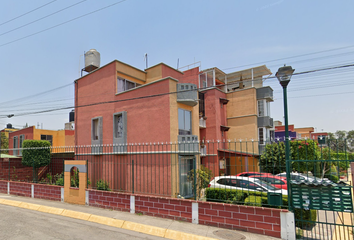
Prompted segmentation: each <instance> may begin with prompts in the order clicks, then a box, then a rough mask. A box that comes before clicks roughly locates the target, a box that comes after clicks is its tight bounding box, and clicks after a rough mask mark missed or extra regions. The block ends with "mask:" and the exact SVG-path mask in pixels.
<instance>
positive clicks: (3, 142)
mask: <svg viewBox="0 0 354 240" xmlns="http://www.w3.org/2000/svg"><path fill="white" fill-rule="evenodd" d="M0 143H1V145H0V149H1V151H0V153H8V152H9V151H8V150H4V149H9V139H8V138H7V137H6V135H5V133H4V132H2V133H1V138H0Z"/></svg>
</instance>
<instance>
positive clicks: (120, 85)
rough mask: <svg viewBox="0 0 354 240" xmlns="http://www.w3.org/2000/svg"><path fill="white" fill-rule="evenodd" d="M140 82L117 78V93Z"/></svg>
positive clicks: (134, 86) (136, 85)
mask: <svg viewBox="0 0 354 240" xmlns="http://www.w3.org/2000/svg"><path fill="white" fill-rule="evenodd" d="M140 85H141V84H138V83H135V82H132V81H129V80H127V79H123V78H119V77H118V78H117V93H121V92H125V91H128V90H129V89H132V88H136V87H138V86H140Z"/></svg>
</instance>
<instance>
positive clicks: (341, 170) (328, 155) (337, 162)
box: [287, 140, 354, 240]
mask: <svg viewBox="0 0 354 240" xmlns="http://www.w3.org/2000/svg"><path fill="white" fill-rule="evenodd" d="M336 141H338V140H336ZM306 143H307V145H308V144H314V145H315V146H312V147H311V146H309V147H308V148H307V149H306V151H298V150H299V147H300V146H304V144H303V143H302V144H300V145H299V146H294V145H292V146H291V155H292V158H293V159H297V160H293V159H292V160H290V164H288V168H291V169H287V170H288V171H289V172H291V174H290V177H291V180H288V181H290V189H289V197H290V207H291V208H292V210H293V211H294V213H295V224H296V233H297V234H296V235H297V238H298V239H311V240H315V239H316V240H317V239H318V240H327V239H328V240H350V239H353V236H354V235H353V234H354V232H353V230H354V226H353V225H354V224H353V223H354V222H353V181H352V179H353V177H352V174H351V173H354V163H351V158H353V156H352V155H351V154H349V153H347V151H346V149H344V151H340V150H341V149H338V144H333V143H332V144H331V143H328V144H327V145H322V146H321V145H319V144H318V143H317V142H314V141H309V142H307V141H306ZM316 145H317V146H316ZM300 149H301V147H300ZM310 151H316V152H310ZM304 152H305V154H304ZM310 157H311V158H313V159H306V158H310ZM298 159H301V160H298ZM303 159H306V160H303ZM350 164H352V165H351V166H350Z"/></svg>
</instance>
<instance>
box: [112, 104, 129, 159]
mask: <svg viewBox="0 0 354 240" xmlns="http://www.w3.org/2000/svg"><path fill="white" fill-rule="evenodd" d="M125 143H127V112H125V111H123V112H117V113H114V114H113V144H115V145H119V144H125ZM123 150H124V151H126V146H125V147H123V146H115V151H118V152H122V151H123Z"/></svg>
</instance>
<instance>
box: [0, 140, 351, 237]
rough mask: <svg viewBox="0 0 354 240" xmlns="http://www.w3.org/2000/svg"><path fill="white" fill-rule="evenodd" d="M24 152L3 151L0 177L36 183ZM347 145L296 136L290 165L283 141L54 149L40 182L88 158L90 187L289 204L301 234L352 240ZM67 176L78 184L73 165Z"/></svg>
mask: <svg viewBox="0 0 354 240" xmlns="http://www.w3.org/2000/svg"><path fill="white" fill-rule="evenodd" d="M24 150H25V149H2V150H1V158H0V179H4V180H12V181H34V179H35V177H34V173H35V171H34V169H33V167H31V166H23V165H22V163H21V162H22V158H21V156H14V153H16V154H17V155H19V154H20V153H22V152H23V151H24ZM27 150H28V149H27ZM351 150H352V149H351V146H350V145H349V144H348V142H347V141H346V140H340V139H336V140H328V139H326V141H313V140H294V141H291V142H290V159H288V161H289V162H288V163H289V169H287V168H286V161H287V160H286V159H285V145H284V143H283V142H264V143H263V144H260V143H259V142H256V141H226V140H225V141H202V142H197V141H195V142H176V143H170V142H168V143H161V142H159V143H140V144H139V143H136V144H135V143H134V144H125V145H95V146H75V147H63V148H51V149H50V152H51V160H50V164H48V165H46V166H42V167H40V168H39V169H38V176H37V180H38V181H39V182H42V183H46V184H60V183H63V179H62V177H63V174H62V171H63V162H64V160H71V159H74V160H87V163H88V183H89V185H88V187H89V188H93V189H100V190H108V191H120V192H129V193H141V194H151V195H160V196H169V197H177V198H192V199H198V200H203V201H215V202H226V203H234V204H243V205H252V206H262V207H273V208H288V207H290V210H291V211H294V213H295V221H296V227H297V234H298V236H299V237H301V238H303V239H351V238H350V237H352V233H353V232H352V230H353V203H352V196H353V195H352V190H353V189H352V188H353V184H352V177H351V174H350V163H351V162H352V161H353V160H354V155H353V153H351ZM287 170H288V173H289V175H288V176H289V178H286V171H287ZM36 175H37V174H36ZM71 177H72V178H73V179H72V182H74V183H75V181H76V180H75V169H73V172H72V176H71ZM329 236H330V237H329Z"/></svg>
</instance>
